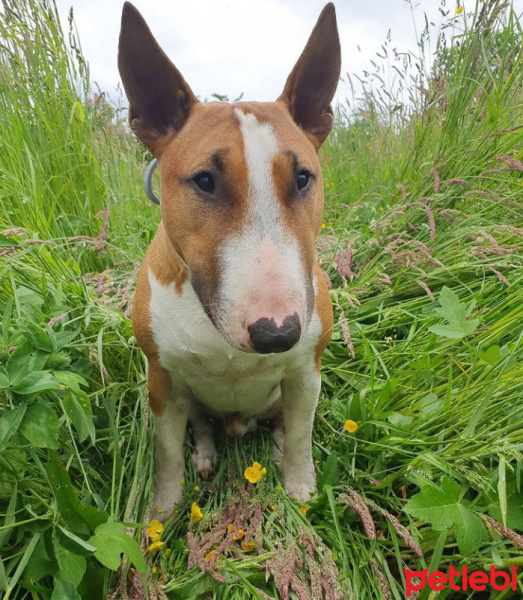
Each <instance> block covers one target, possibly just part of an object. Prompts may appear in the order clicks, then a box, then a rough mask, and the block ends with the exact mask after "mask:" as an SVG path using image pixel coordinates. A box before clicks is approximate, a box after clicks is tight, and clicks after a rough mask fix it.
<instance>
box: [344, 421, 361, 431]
mask: <svg viewBox="0 0 523 600" xmlns="http://www.w3.org/2000/svg"><path fill="white" fill-rule="evenodd" d="M343 429H345V431H348V432H349V433H354V432H355V431H356V429H358V424H357V423H356V422H355V421H351V420H350V419H347V420H346V421H345V424H344V425H343Z"/></svg>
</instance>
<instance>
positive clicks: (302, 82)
mask: <svg viewBox="0 0 523 600" xmlns="http://www.w3.org/2000/svg"><path fill="white" fill-rule="evenodd" d="M340 71H341V49H340V39H339V36H338V27H337V25H336V11H335V9H334V4H332V3H329V4H327V5H326V6H325V8H324V9H323V10H322V12H321V15H320V17H319V19H318V22H317V23H316V26H315V27H314V29H313V30H312V33H311V36H310V38H309V41H308V42H307V45H306V46H305V49H304V50H303V52H302V53H301V56H300V58H299V59H298V62H297V63H296V65H295V66H294V69H293V70H292V72H291V74H290V75H289V77H288V79H287V83H286V84H285V88H284V90H283V93H282V95H281V96H280V98H279V100H283V101H284V102H285V103H286V104H287V106H288V108H289V111H290V113H291V115H292V118H293V119H294V120H295V121H296V123H297V124H298V125H299V126H300V127H301V128H302V129H303V130H304V131H305V133H307V134H309V137H310V136H312V140H311V141H313V143H314V142H316V144H315V145H316V147H317V148H319V147H320V146H321V144H322V142H323V141H324V140H325V138H326V137H327V135H328V134H329V131H330V130H331V129H332V124H333V122H334V115H333V112H332V107H331V105H330V104H331V102H332V99H333V97H334V93H335V92H336V88H337V87H338V81H339V78H340Z"/></svg>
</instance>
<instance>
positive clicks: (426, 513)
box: [403, 477, 486, 556]
mask: <svg viewBox="0 0 523 600" xmlns="http://www.w3.org/2000/svg"><path fill="white" fill-rule="evenodd" d="M461 495H462V494H461V489H460V486H459V485H458V484H457V483H456V482H455V481H454V480H453V479H450V478H449V477H444V478H443V480H442V482H441V488H439V487H436V486H433V485H430V484H429V485H425V486H423V488H422V491H421V492H420V493H419V494H417V495H416V496H414V497H413V498H412V499H411V500H409V501H408V502H407V504H406V505H405V507H404V509H403V510H404V511H405V512H406V513H407V514H409V515H412V516H413V517H417V518H419V519H423V521H426V522H429V523H431V524H432V527H433V529H435V530H436V531H446V530H447V529H454V530H455V533H456V540H457V542H458V546H459V549H460V551H461V554H462V555H463V556H471V555H473V554H474V553H475V552H477V551H478V549H479V547H480V545H481V543H482V542H483V541H485V539H486V531H485V526H484V525H483V523H482V522H481V520H480V518H479V517H478V516H477V515H476V514H475V513H474V512H473V511H471V510H470V509H469V508H467V506H466V505H465V504H464V503H463V502H462V501H461Z"/></svg>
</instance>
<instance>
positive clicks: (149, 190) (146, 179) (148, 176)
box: [143, 158, 160, 204]
mask: <svg viewBox="0 0 523 600" xmlns="http://www.w3.org/2000/svg"><path fill="white" fill-rule="evenodd" d="M157 164H158V161H157V160H156V158H153V159H152V160H151V162H150V163H149V166H148V167H147V169H146V170H145V175H144V176H143V189H144V191H145V195H146V196H147V198H149V200H150V201H151V202H154V204H160V198H158V196H157V195H156V194H155V193H154V192H153V174H154V171H155V169H156V166H157Z"/></svg>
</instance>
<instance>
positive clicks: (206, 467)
mask: <svg viewBox="0 0 523 600" xmlns="http://www.w3.org/2000/svg"><path fill="white" fill-rule="evenodd" d="M192 456H193V459H194V466H195V467H196V471H198V475H199V476H200V477H201V478H202V479H203V480H204V481H205V480H207V479H210V478H211V477H212V476H213V475H214V474H215V473H216V467H217V466H218V454H217V452H216V449H215V448H209V449H206V450H205V451H203V452H202V451H198V450H195V451H194V452H193V455H192Z"/></svg>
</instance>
